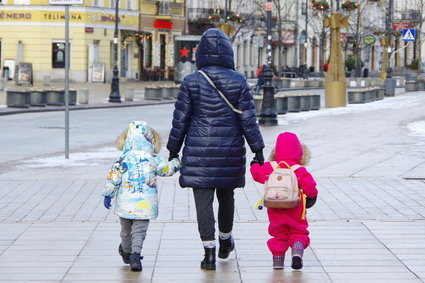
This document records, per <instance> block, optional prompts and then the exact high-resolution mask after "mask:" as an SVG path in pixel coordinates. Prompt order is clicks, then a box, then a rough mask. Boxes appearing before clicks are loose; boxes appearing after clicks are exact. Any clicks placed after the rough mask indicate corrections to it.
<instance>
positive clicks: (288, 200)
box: [264, 161, 301, 208]
mask: <svg viewBox="0 0 425 283" xmlns="http://www.w3.org/2000/svg"><path fill="white" fill-rule="evenodd" d="M270 164H271V165H272V167H273V169H274V170H273V172H272V173H271V174H270V176H269V179H268V180H267V181H266V183H265V184H264V206H265V207H271V208H293V207H296V206H298V204H299V203H300V193H301V192H300V190H299V189H298V181H297V176H296V175H295V170H297V169H298V168H300V167H301V166H300V165H294V166H292V167H291V166H289V165H288V163H286V162H285V161H281V162H280V163H279V164H277V162H275V161H273V162H270ZM281 164H284V165H285V167H280V165H281Z"/></svg>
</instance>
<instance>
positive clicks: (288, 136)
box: [275, 132, 303, 164]
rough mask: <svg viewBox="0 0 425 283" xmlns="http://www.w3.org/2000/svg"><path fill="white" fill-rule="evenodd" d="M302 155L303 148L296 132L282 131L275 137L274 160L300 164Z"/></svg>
mask: <svg viewBox="0 0 425 283" xmlns="http://www.w3.org/2000/svg"><path fill="white" fill-rule="evenodd" d="M302 157H303V148H302V146H301V143H300V141H299V139H298V137H297V135H296V134H293V133H288V132H285V133H282V134H280V135H279V136H278V137H277V141H276V153H275V158H276V161H282V160H287V161H293V162H295V163H297V164H301V158H302Z"/></svg>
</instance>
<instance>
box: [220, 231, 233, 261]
mask: <svg viewBox="0 0 425 283" xmlns="http://www.w3.org/2000/svg"><path fill="white" fill-rule="evenodd" d="M218 242H219V244H220V248H219V249H218V257H219V258H221V259H225V258H228V257H229V254H230V252H231V251H233V250H234V249H235V241H234V240H233V237H232V236H230V237H229V238H228V239H226V240H222V239H219V240H218Z"/></svg>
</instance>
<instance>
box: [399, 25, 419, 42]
mask: <svg viewBox="0 0 425 283" xmlns="http://www.w3.org/2000/svg"><path fill="white" fill-rule="evenodd" d="M415 38H416V30H415V29H412V28H406V29H403V34H402V37H401V39H402V40H403V41H415Z"/></svg>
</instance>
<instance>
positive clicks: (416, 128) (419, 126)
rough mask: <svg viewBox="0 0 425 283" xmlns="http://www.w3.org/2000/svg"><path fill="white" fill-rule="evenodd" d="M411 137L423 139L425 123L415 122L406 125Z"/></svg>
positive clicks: (424, 136)
mask: <svg viewBox="0 0 425 283" xmlns="http://www.w3.org/2000/svg"><path fill="white" fill-rule="evenodd" d="M406 127H407V129H408V130H409V131H410V135H411V136H415V137H422V138H425V121H415V122H412V123H409V124H407V126H406Z"/></svg>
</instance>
